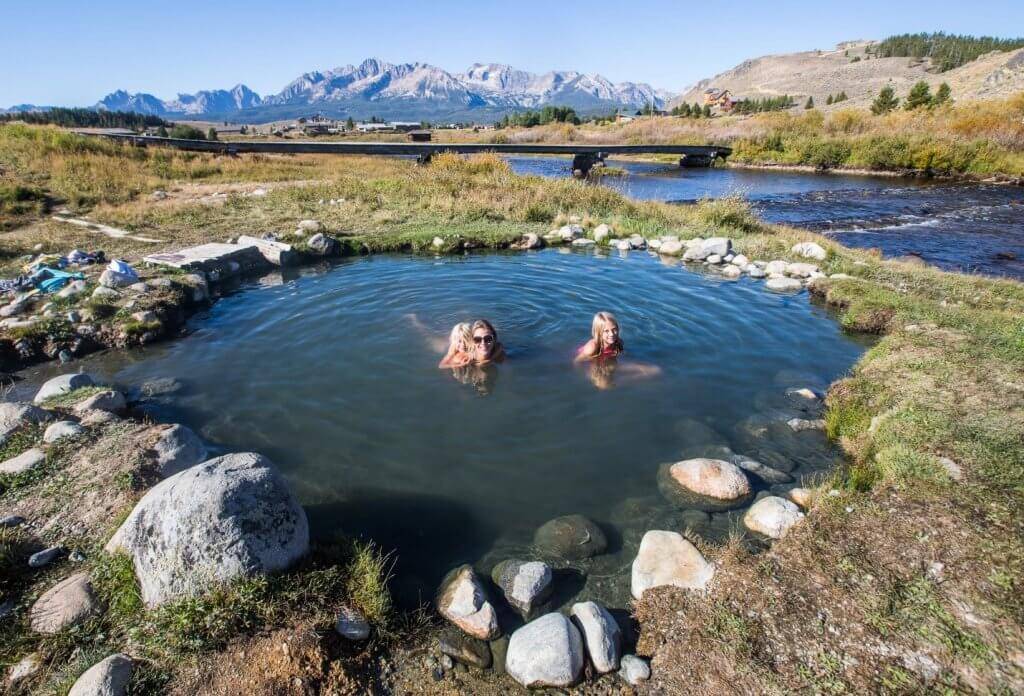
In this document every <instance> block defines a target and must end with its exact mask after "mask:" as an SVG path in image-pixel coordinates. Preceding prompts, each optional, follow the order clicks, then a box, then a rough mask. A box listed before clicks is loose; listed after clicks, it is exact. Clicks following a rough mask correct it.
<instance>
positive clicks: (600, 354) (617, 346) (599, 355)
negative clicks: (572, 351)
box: [576, 312, 626, 362]
mask: <svg viewBox="0 0 1024 696" xmlns="http://www.w3.org/2000/svg"><path fill="white" fill-rule="evenodd" d="M625 349H626V347H625V345H623V343H622V338H621V337H620V336H619V322H618V320H617V319H616V318H615V315H614V314H612V313H611V312H598V313H597V314H595V315H594V321H593V322H591V324H590V340H589V341H587V342H586V343H584V344H583V345H582V346H580V348H579V350H577V351H576V362H583V361H585V360H606V359H608V358H617V357H619V355H620V354H621V353H622V351H624V350H625Z"/></svg>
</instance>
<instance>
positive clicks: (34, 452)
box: [0, 447, 46, 476]
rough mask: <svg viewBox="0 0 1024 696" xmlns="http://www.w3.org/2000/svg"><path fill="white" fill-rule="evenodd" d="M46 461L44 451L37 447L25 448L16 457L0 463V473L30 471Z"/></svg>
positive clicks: (12, 473) (10, 473) (16, 473)
mask: <svg viewBox="0 0 1024 696" xmlns="http://www.w3.org/2000/svg"><path fill="white" fill-rule="evenodd" d="M45 461H46V453H45V452H43V451H42V450H41V449H39V448H38V447H33V448H32V449H28V450H25V451H24V452H22V453H21V454H19V455H18V456H16V457H11V458H10V459H8V460H6V461H4V462H2V463H0V474H8V475H11V476H16V475H18V474H23V473H25V472H26V471H31V470H32V469H35V468H36V467H37V466H39V465H40V464H42V463H43V462H45Z"/></svg>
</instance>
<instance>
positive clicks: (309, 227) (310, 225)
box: [296, 220, 320, 234]
mask: <svg viewBox="0 0 1024 696" xmlns="http://www.w3.org/2000/svg"><path fill="white" fill-rule="evenodd" d="M296 227H298V228H299V229H300V230H302V231H303V232H308V233H310V234H315V233H317V232H319V231H320V222H319V221H317V220H300V221H299V224H298V225H296Z"/></svg>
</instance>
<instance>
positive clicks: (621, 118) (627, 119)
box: [615, 114, 634, 123]
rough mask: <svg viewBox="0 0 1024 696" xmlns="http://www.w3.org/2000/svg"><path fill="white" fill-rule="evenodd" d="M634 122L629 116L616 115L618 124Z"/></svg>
mask: <svg viewBox="0 0 1024 696" xmlns="http://www.w3.org/2000/svg"><path fill="white" fill-rule="evenodd" d="M632 120H634V117H633V116H627V115H626V114H615V122H616V123H629V122H630V121H632Z"/></svg>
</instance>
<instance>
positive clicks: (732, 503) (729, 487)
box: [658, 457, 753, 511]
mask: <svg viewBox="0 0 1024 696" xmlns="http://www.w3.org/2000/svg"><path fill="white" fill-rule="evenodd" d="M658 486H659V488H660V489H661V491H662V493H663V494H664V495H665V497H666V498H668V499H669V501H671V502H673V503H675V504H677V505H679V506H681V507H688V508H697V509H699V510H706V511H719V510H730V509H732V508H736V507H739V506H741V505H743V504H744V503H745V502H747V500H749V499H750V497H751V496H752V495H753V493H752V491H751V488H750V481H749V480H748V479H747V477H746V475H745V474H744V473H743V471H741V470H740V468H739V467H738V466H736V465H735V464H733V463H732V462H727V461H724V460H721V459H708V458H706V457H697V458H695V459H685V460H683V461H680V462H676V463H674V464H663V465H662V466H661V468H660V469H659V470H658Z"/></svg>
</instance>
